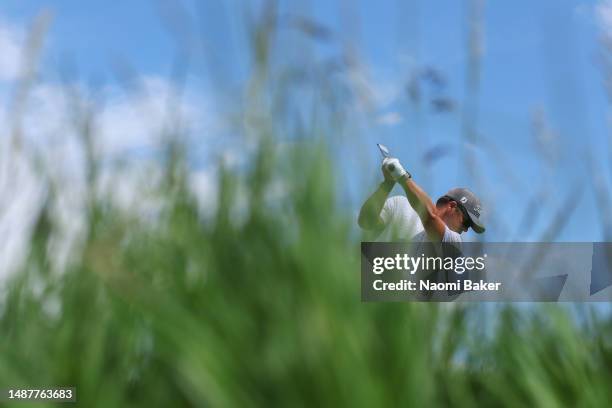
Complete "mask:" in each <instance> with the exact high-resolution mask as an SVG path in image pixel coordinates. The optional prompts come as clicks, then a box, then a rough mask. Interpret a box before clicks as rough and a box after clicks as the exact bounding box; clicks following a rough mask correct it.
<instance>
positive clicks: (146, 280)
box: [0, 142, 612, 407]
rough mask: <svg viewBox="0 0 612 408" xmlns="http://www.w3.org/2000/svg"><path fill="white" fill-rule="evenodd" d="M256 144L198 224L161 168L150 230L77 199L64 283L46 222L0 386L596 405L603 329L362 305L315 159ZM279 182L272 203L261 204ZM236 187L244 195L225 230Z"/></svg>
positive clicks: (7, 344) (182, 192)
mask: <svg viewBox="0 0 612 408" xmlns="http://www.w3.org/2000/svg"><path fill="white" fill-rule="evenodd" d="M271 145H272V144H271V143H265V142H264V143H261V144H260V148H259V150H258V151H257V152H256V153H255V154H254V155H253V157H252V163H253V165H252V166H251V168H250V170H249V171H248V172H247V174H245V175H243V176H239V175H238V176H237V175H236V174H234V173H231V172H229V171H227V170H225V168H224V167H223V166H221V167H220V169H219V184H218V186H219V191H218V196H219V197H220V198H219V204H218V206H217V212H216V213H215V214H214V216H212V217H210V218H207V219H203V218H202V217H200V216H199V215H198V214H199V213H198V205H197V201H196V199H195V197H194V196H193V195H192V193H191V192H190V189H189V177H188V175H187V172H185V171H181V168H180V166H183V165H184V163H183V162H182V161H181V160H175V161H168V163H169V164H168V166H177V167H176V168H174V169H171V168H169V169H168V171H167V172H166V174H168V175H170V174H172V175H175V176H173V177H167V178H165V179H163V180H161V181H160V183H159V186H158V194H159V199H160V200H163V203H164V205H163V208H164V210H163V211H162V212H161V214H160V215H159V217H157V218H156V219H155V220H148V221H146V220H142V219H139V218H137V217H131V216H130V214H129V213H126V212H124V211H119V210H118V209H116V208H114V207H113V205H110V204H109V203H108V202H105V201H104V200H103V198H99V199H95V200H92V205H91V206H90V207H89V211H88V217H87V220H88V221H87V222H88V228H87V231H89V233H88V235H87V238H86V241H85V242H84V245H83V246H82V249H81V250H80V251H79V253H78V254H77V255H76V258H75V259H77V261H76V262H74V263H72V264H71V265H70V266H69V267H68V269H66V270H65V271H62V272H61V273H56V272H53V271H52V270H51V267H50V265H51V261H50V259H49V251H48V243H49V240H50V239H51V237H52V236H53V234H54V230H55V227H54V222H53V218H52V215H51V213H50V210H49V206H50V204H49V205H47V206H45V207H43V209H42V211H41V213H40V214H39V216H38V221H37V223H36V227H35V229H34V232H33V234H32V239H31V245H30V254H29V256H28V259H27V262H26V264H25V265H24V267H23V269H22V270H20V271H19V273H18V274H15V275H14V277H13V278H12V279H11V281H10V283H9V286H8V289H7V291H6V298H5V299H4V301H3V302H2V307H1V308H0V327H1V331H2V336H1V337H0V384H3V385H10V386H22V387H33V388H34V387H40V386H41V385H45V386H48V385H70V386H75V387H76V388H77V395H78V401H79V404H78V405H79V406H88V407H93V406H100V407H108V406H143V407H144V406H227V407H236V406H368V407H369V406H404V405H410V406H448V405H461V406H475V405H490V406H500V405H501V406H517V405H530V406H533V405H538V406H568V405H571V406H600V405H605V404H607V402H608V401H609V399H610V394H611V392H610V387H609V383H610V380H611V379H612V369H611V365H610V364H611V363H612V354H611V352H610V351H611V350H612V349H611V348H610V325H609V321H608V320H601V319H596V318H594V317H592V316H586V317H585V318H581V319H576V318H573V317H571V316H570V314H569V313H568V312H567V310H566V309H564V308H560V307H553V306H538V307H533V308H530V309H529V310H517V309H515V308H513V307H512V306H499V307H498V308H497V309H498V310H496V311H495V312H493V313H490V312H488V313H487V312H486V310H484V309H483V308H482V307H480V306H478V305H469V304H468V305H452V306H448V305H444V306H442V305H436V304H365V303H361V301H360V288H359V242H358V238H356V237H354V234H351V228H350V224H351V223H352V222H354V220H352V219H351V218H350V216H348V215H347V214H346V213H345V212H343V211H342V209H341V208H340V207H339V206H338V205H337V203H336V199H335V194H334V180H333V177H331V176H330V175H331V174H333V172H332V171H331V168H330V166H331V164H330V159H329V156H328V153H327V149H326V147H325V144H324V143H315V142H313V143H312V144H308V145H302V146H300V147H299V149H297V148H296V151H295V152H293V153H294V154H299V156H300V158H301V159H300V160H294V158H295V157H294V156H291V155H289V156H288V157H286V158H283V157H278V156H275V155H274V154H273V151H272V150H271ZM305 146H308V147H305ZM297 150H299V151H297ZM286 160H290V161H291V165H292V167H291V169H292V171H283V172H282V173H281V172H280V169H287V168H288V167H287V162H286ZM279 173H281V174H282V180H283V185H284V186H285V187H284V188H285V189H286V192H287V194H284V195H283V197H282V198H281V199H280V201H279V202H275V203H274V205H270V204H269V203H267V202H266V200H265V192H266V190H267V188H269V186H270V183H271V180H272V179H273V178H274V177H278V174H279ZM176 175H178V176H176ZM237 177H238V178H240V177H244V180H242V181H245V180H246V181H248V183H246V185H247V186H249V187H248V194H247V202H248V206H247V208H246V209H245V210H244V211H245V214H244V217H243V218H242V219H241V221H239V222H237V221H236V220H235V219H234V218H233V217H232V215H231V213H230V212H231V211H230V210H231V207H232V203H233V202H234V201H235V191H236V189H235V186H236V184H237V183H238V182H239V181H240V180H238V179H237ZM52 200H53V198H52V196H51V197H50V199H49V200H48V201H49V202H50V203H51V202H52ZM17 405H18V404H15V406H17ZM19 406H27V405H21V403H19ZM37 406H39V405H37Z"/></svg>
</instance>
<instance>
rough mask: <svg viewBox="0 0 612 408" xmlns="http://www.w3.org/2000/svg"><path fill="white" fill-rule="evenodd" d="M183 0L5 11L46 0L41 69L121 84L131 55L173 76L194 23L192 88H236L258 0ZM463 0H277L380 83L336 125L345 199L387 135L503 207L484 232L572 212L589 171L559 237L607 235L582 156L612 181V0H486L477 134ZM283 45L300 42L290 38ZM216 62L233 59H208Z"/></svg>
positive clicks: (509, 233)
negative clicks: (430, 79)
mask: <svg viewBox="0 0 612 408" xmlns="http://www.w3.org/2000/svg"><path fill="white" fill-rule="evenodd" d="M24 3H25V4H24ZM205 3H206V4H205ZM176 4H178V3H175V2H157V1H146V0H133V1H129V2H115V3H110V2H106V1H88V2H79V1H59V0H58V1H32V0H30V1H27V2H23V1H20V0H4V1H3V6H2V8H1V9H0V21H4V22H5V23H8V24H10V25H12V26H13V27H17V29H22V30H25V28H26V27H27V25H28V24H29V23H30V22H31V21H32V19H33V17H34V16H35V15H37V13H39V12H40V11H41V10H42V9H48V10H50V11H51V12H52V13H53V16H54V18H53V23H52V26H51V29H50V32H49V35H48V38H47V47H46V53H45V57H44V59H43V61H44V63H43V66H42V77H43V81H48V82H49V83H53V82H54V81H58V78H59V75H58V72H59V71H60V70H61V69H62V66H63V64H65V61H66V60H71V61H72V62H73V64H74V67H75V69H76V71H78V73H79V76H80V77H81V78H85V79H86V80H87V81H89V82H91V83H93V84H94V86H112V84H113V83H114V82H116V80H117V70H118V68H117V67H122V66H125V65H127V66H129V67H130V69H131V70H132V71H133V72H135V73H136V74H137V75H139V76H144V77H149V78H156V79H157V80H160V81H167V83H168V84H169V85H168V86H172V83H173V78H172V75H171V72H172V66H173V65H172V64H173V61H174V60H175V58H176V55H177V48H178V47H177V44H178V42H177V38H180V36H181V35H185V33H194V32H196V33H198V38H200V39H201V40H202V41H203V43H204V44H206V46H205V47H204V49H205V50H206V51H205V52H204V53H203V54H202V55H196V57H195V58H194V59H193V65H192V74H191V76H190V80H189V82H188V88H189V91H190V92H191V93H192V95H195V96H193V97H192V100H191V103H192V104H194V105H197V104H198V102H197V101H199V99H198V98H200V97H201V98H202V100H205V101H213V102H211V104H212V105H214V104H215V102H214V101H218V100H219V98H221V97H222V96H223V94H224V93H225V90H227V89H230V88H231V90H232V91H234V90H235V88H236V87H238V88H239V87H240V85H241V84H244V81H245V79H246V78H247V77H248V75H249V72H250V67H249V65H248V61H249V58H248V57H247V49H248V47H247V45H246V44H245V42H244V38H246V31H247V30H246V25H245V24H244V19H243V16H244V15H245V14H246V10H247V9H251V10H253V9H257V8H258V5H259V4H261V3H260V2H248V3H242V2H238V1H230V2H223V3H216V4H212V3H211V2H202V3H201V4H200V3H195V2H185V3H184V8H185V10H186V12H187V13H188V14H189V15H190V16H191V17H190V18H189V19H190V21H192V22H194V25H193V26H192V27H191V28H192V29H193V31H191V32H190V31H189V27H188V24H184V25H183V24H180V23H179V24H178V25H177V24H175V23H172V21H182V20H180V15H181V13H180V9H179V8H178V7H177V6H176ZM343 4H344V6H342V5H343ZM349 4H350V8H349V7H348V5H349ZM467 4H468V3H467V2H465V3H464V2H456V1H413V2H405V1H388V2H382V3H381V2H376V3H374V2H371V1H361V2H328V1H321V0H318V1H311V2H287V1H281V2H280V5H279V9H280V14H288V13H290V14H295V15H298V14H299V15H304V16H308V17H309V18H310V19H312V20H315V21H317V22H319V23H321V24H323V25H324V26H326V27H328V28H329V30H330V31H331V32H332V33H333V36H334V37H333V40H332V41H331V42H330V43H318V44H314V45H309V47H310V48H309V49H308V52H312V53H313V55H316V56H325V55H333V54H334V53H338V52H342V50H343V47H344V45H345V44H351V45H352V47H353V48H354V49H355V50H356V52H357V55H358V57H359V60H360V71H359V72H358V74H359V75H358V77H359V78H360V79H362V80H363V81H364V83H366V84H367V86H368V87H369V89H370V90H371V91H372V95H373V97H372V106H370V108H369V109H368V110H366V111H365V112H364V111H362V110H359V109H356V110H355V111H353V112H352V113H351V115H352V116H351V118H353V119H354V123H353V124H352V125H351V126H350V130H351V131H354V132H355V133H358V134H359V135H360V136H359V138H356V139H354V140H351V139H349V138H346V137H344V138H339V142H338V152H339V154H342V155H343V157H349V159H348V160H349V162H350V164H349V165H348V166H349V167H345V168H350V173H351V174H353V175H354V174H358V175H359V176H360V177H347V178H346V179H345V183H343V187H345V189H346V191H345V194H344V195H343V199H342V201H341V202H342V203H343V204H345V205H347V206H348V207H350V209H351V212H352V213H355V212H356V211H357V209H358V204H359V201H360V200H361V199H363V198H365V196H366V195H367V193H368V191H369V190H370V189H371V188H373V187H374V186H375V181H376V179H377V177H378V170H377V166H378V160H379V156H378V152H377V151H376V149H375V143H377V142H382V143H385V144H387V145H388V146H389V148H390V149H391V150H392V152H393V153H394V154H395V155H397V156H398V157H399V158H400V159H401V160H402V161H403V163H404V164H405V166H406V167H407V168H408V169H409V170H411V171H412V172H413V174H414V176H415V179H416V180H417V181H420V180H422V181H423V182H424V183H425V184H426V188H427V190H428V191H429V192H430V193H431V195H432V196H437V195H440V194H442V193H444V192H445V190H447V189H449V188H450V187H453V186H455V185H462V186H469V187H472V188H473V189H474V190H475V191H476V192H477V193H480V195H481V196H482V199H483V202H484V204H485V206H486V207H488V209H489V212H490V213H492V215H490V216H491V217H492V218H495V219H496V220H497V222H496V223H493V224H491V225H492V226H491V228H490V229H489V231H488V233H487V237H486V239H487V240H489V241H507V240H518V241H526V240H537V239H538V238H539V237H541V235H542V231H543V229H545V228H546V226H547V225H548V224H549V223H550V222H551V221H552V219H553V218H554V215H555V213H556V212H557V211H562V207H563V205H564V204H563V203H564V201H565V200H566V196H567V195H568V194H569V193H570V192H571V191H572V187H573V186H574V184H576V183H578V184H583V185H584V186H585V188H584V190H583V196H582V197H581V198H580V199H579V204H578V208H577V209H576V212H575V213H574V214H575V215H574V216H573V217H571V220H570V222H569V223H568V224H567V225H566V226H565V227H564V229H563V231H562V233H561V234H560V235H559V236H557V237H555V239H556V240H559V241H599V240H602V239H603V235H602V230H603V229H602V227H601V225H600V222H599V221H598V220H599V216H598V215H597V208H596V206H595V202H594V198H593V192H592V189H591V187H590V185H591V179H592V177H593V174H592V172H591V170H590V169H589V168H588V166H585V157H586V156H585V153H586V152H590V153H592V154H593V155H594V158H595V161H596V163H597V164H598V166H600V167H601V168H602V169H604V172H602V173H601V174H599V175H598V176H600V177H603V180H604V182H605V184H606V185H607V186H608V188H610V174H612V171H610V166H611V163H609V157H610V156H608V152H609V146H610V145H609V143H608V135H609V129H608V124H607V120H608V119H607V117H608V116H607V115H608V102H607V96H606V93H605V88H604V78H603V75H602V68H601V66H600V65H598V63H597V61H598V55H600V53H601V50H602V48H601V42H600V40H601V38H602V36H604V35H606V34H607V31H606V29H607V30H610V32H612V17H611V16H612V13H611V12H610V11H609V10H611V9H612V6H611V5H610V4H609V3H607V2H578V1H552V0H547V1H538V2H533V1H523V0H521V1H514V2H487V3H486V4H485V5H484V9H483V15H482V17H483V18H482V27H481V29H482V37H481V39H482V53H481V56H480V60H479V61H480V62H479V64H480V65H479V66H480V76H479V82H478V83H479V86H478V92H477V94H476V97H475V99H473V100H474V101H477V104H476V106H477V107H478V110H477V112H478V114H477V120H476V123H475V127H476V130H477V133H478V135H479V142H478V144H477V146H466V145H465V144H464V142H463V140H462V137H461V134H462V118H463V114H464V112H465V109H466V107H467V106H468V93H467V91H466V72H467V71H466V70H467V65H468V61H467V52H466V44H467V21H468V19H467V15H468V12H469V10H468V7H467ZM177 10H179V11H178V12H177ZM176 16H179V17H178V18H179V20H176V18H177V17H176ZM173 19H174V20H173ZM168 21H170V23H169V24H168ZM608 24H609V27H608ZM168 27H170V29H168ZM202 27H204V28H203V29H202ZM283 41H285V40H284V39H281V40H279V42H278V44H279V47H287V46H286V45H284V44H287V42H283ZM286 41H290V40H286ZM282 51H283V53H286V54H287V55H288V56H289V57H290V56H291V52H292V50H291V49H284V50H282ZM299 51H300V50H298V52H299ZM289 57H288V58H289ZM215 62H218V65H219V66H221V67H222V68H221V69H219V70H217V71H215V70H214V69H213V70H211V69H210V67H211V66H212V65H214V64H215ZM428 67H429V68H433V69H434V70H435V71H436V72H438V73H439V74H441V75H442V76H443V77H444V78H445V80H446V85H445V86H444V87H443V88H439V89H438V88H435V87H434V86H432V85H427V84H424V85H422V91H423V92H424V95H425V97H426V99H425V100H424V101H425V102H423V103H424V104H423V105H422V107H421V108H420V110H419V109H416V108H415V106H413V105H411V104H410V101H408V98H407V96H406V92H405V91H404V87H405V85H406V82H407V81H408V79H409V77H410V75H413V74H414V73H415V72H418V71H419V70H423V69H425V68H428ZM119 69H120V68H119ZM100 84H102V85H100ZM109 84H111V85H109ZM3 87H5V88H6V87H10V80H9V81H5V83H4V84H2V83H0V89H2V88H3ZM228 93H229V92H228ZM198 95H199V96H198ZM434 96H441V97H444V98H448V99H450V100H452V101H454V106H455V108H454V109H453V110H452V111H451V112H447V113H435V112H432V109H431V108H430V107H429V106H428V105H427V104H426V103H427V100H428V99H427V98H431V97H434ZM128 100H129V98H128ZM226 102H227V101H226ZM187 109H189V106H188V107H187ZM118 112H119V113H116V115H115V116H113V117H114V118H115V119H116V120H121V118H122V116H121V115H120V113H121V112H123V111H122V110H121V109H119V108H118ZM536 112H540V113H536ZM209 114H210V111H209ZM538 114H539V115H541V117H542V118H543V120H544V122H545V123H546V125H545V126H546V128H547V129H548V132H547V133H546V132H545V133H546V135H547V136H548V137H549V139H544V140H543V142H542V143H543V145H542V146H544V149H552V150H556V151H557V156H556V159H555V160H556V161H554V162H553V164H552V167H551V169H550V170H549V171H548V170H546V169H545V168H544V166H543V161H542V160H541V158H540V156H539V154H538V150H537V149H538V147H537V141H536V138H535V137H534V135H533V132H532V130H531V129H532V120H533V117H534V115H538ZM440 146H444V147H445V148H446V149H447V150H445V152H446V153H445V154H442V155H440V157H438V158H437V159H436V160H435V161H434V162H433V163H431V164H430V165H429V166H427V167H426V166H425V165H423V164H422V157H423V155H425V154H426V153H427V152H428V151H429V150H430V149H432V148H439V147H440ZM465 149H469V150H470V151H475V155H476V158H477V169H478V174H479V175H480V176H479V178H480V179H481V181H480V182H477V181H476V180H473V179H471V178H470V177H469V175H468V174H467V172H466V171H465V166H464V163H463V161H462V160H461V157H462V156H461V152H462V151H464V150H465ZM358 157H359V158H361V157H365V158H366V161H365V162H364V161H361V160H359V159H358ZM204 167H206V166H204ZM345 171H346V170H345ZM509 172H510V173H512V175H511V176H508V173H509ZM479 188H480V191H479V190H478V189H479ZM540 191H541V192H543V193H542V194H543V195H542V198H541V199H539V200H537V201H538V203H539V206H540V207H541V208H542V214H541V215H539V216H538V217H536V218H537V220H536V226H535V228H534V229H533V230H532V231H525V230H521V229H520V228H518V225H519V223H520V220H521V219H523V217H524V213H525V212H528V211H533V210H528V204H527V203H528V202H529V200H530V199H532V198H533V197H536V196H537V195H538V194H539V192H540ZM577 200H578V198H577ZM560 209H561V210H560Z"/></svg>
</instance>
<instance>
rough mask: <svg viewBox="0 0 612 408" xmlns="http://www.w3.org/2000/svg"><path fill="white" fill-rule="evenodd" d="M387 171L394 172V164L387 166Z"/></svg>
mask: <svg viewBox="0 0 612 408" xmlns="http://www.w3.org/2000/svg"><path fill="white" fill-rule="evenodd" d="M387 170H389V171H393V170H395V164H389V165H388V166H387Z"/></svg>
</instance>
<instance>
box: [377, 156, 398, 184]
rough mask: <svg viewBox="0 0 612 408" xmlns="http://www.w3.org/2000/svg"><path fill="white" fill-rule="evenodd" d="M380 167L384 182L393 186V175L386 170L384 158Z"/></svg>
mask: <svg viewBox="0 0 612 408" xmlns="http://www.w3.org/2000/svg"><path fill="white" fill-rule="evenodd" d="M380 169H381V170H382V174H383V177H384V178H385V181H384V182H385V184H388V185H390V186H393V185H394V184H395V180H394V179H393V176H392V175H391V173H390V172H389V170H387V166H385V162H384V160H383V164H382V165H381V166H380Z"/></svg>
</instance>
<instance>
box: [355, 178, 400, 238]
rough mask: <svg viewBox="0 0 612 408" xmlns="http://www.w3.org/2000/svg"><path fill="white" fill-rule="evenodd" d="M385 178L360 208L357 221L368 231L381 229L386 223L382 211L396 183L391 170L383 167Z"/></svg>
mask: <svg viewBox="0 0 612 408" xmlns="http://www.w3.org/2000/svg"><path fill="white" fill-rule="evenodd" d="M382 172H383V175H384V177H385V180H384V181H383V182H382V183H380V185H379V186H378V188H377V189H376V191H374V193H372V195H371V196H370V197H368V199H367V200H366V201H365V202H364V203H363V205H362V206H361V210H359V218H358V219H357V223H358V224H359V226H360V227H361V228H363V229H364V230H368V231H381V230H382V229H383V228H384V227H385V223H384V221H383V220H382V218H381V217H380V213H381V211H382V209H383V206H384V205H385V201H386V200H387V197H388V196H389V193H390V192H391V190H392V189H393V186H394V185H395V181H394V180H393V177H392V176H391V174H389V172H388V171H387V170H386V169H385V167H384V166H383V167H382Z"/></svg>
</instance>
